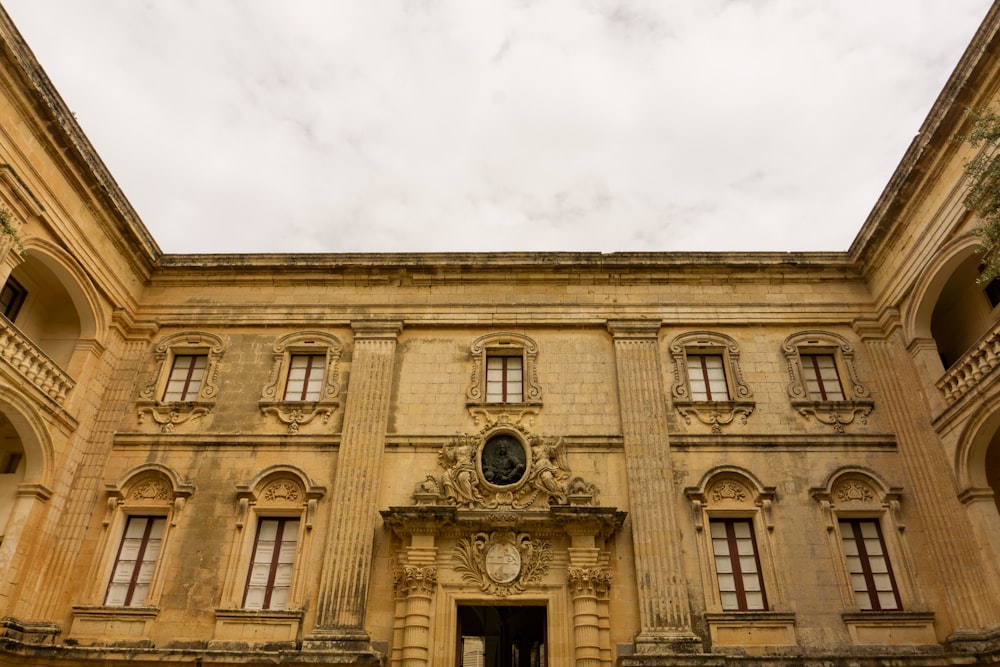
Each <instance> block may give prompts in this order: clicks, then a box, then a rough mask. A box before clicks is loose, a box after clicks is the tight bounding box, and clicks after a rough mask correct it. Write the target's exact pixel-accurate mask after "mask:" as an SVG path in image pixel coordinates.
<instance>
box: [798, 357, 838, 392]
mask: <svg viewBox="0 0 1000 667" xmlns="http://www.w3.org/2000/svg"><path fill="white" fill-rule="evenodd" d="M799 357H800V359H801V360H802V380H803V381H804V382H805V386H806V393H807V394H808V395H809V398H810V399H812V400H814V401H843V400H846V397H845V396H844V389H843V387H842V386H841V384H840V372H839V371H838V370H837V359H836V357H834V356H833V355H832V354H809V353H804V354H800V355H799Z"/></svg>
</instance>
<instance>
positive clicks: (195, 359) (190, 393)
mask: <svg viewBox="0 0 1000 667" xmlns="http://www.w3.org/2000/svg"><path fill="white" fill-rule="evenodd" d="M207 368H208V355H207V354H178V355H175V356H174V360H173V364H172V365H171V367H170V376H169V377H168V378H167V386H166V388H165V389H164V390H163V401H164V402H169V401H193V400H195V399H196V398H197V396H198V390H199V389H201V381H202V379H203V378H204V377H205V370H206V369H207Z"/></svg>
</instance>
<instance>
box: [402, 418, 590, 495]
mask: <svg viewBox="0 0 1000 667" xmlns="http://www.w3.org/2000/svg"><path fill="white" fill-rule="evenodd" d="M565 459H566V456H565V446H564V444H563V442H562V439H561V438H559V437H553V436H542V435H537V434H532V433H529V432H528V431H527V429H526V428H525V427H523V426H520V425H504V426H496V427H493V426H491V427H489V428H485V429H483V430H481V431H479V432H477V433H474V434H461V435H457V436H455V437H454V438H452V439H451V441H449V442H447V443H445V444H444V445H443V446H442V448H441V451H440V452H439V453H438V463H439V464H440V466H441V467H442V468H444V474H443V475H442V476H441V477H440V478H436V477H433V476H428V477H427V478H426V479H425V480H424V481H422V482H419V483H418V484H417V487H416V489H415V490H414V500H415V502H416V503H417V504H419V505H434V504H444V505H457V506H459V507H463V508H469V509H505V508H509V509H514V510H521V509H526V508H528V507H532V506H534V507H546V506H551V505H565V504H567V503H568V502H569V496H570V494H569V493H568V492H567V480H568V479H569V477H570V471H569V467H568V466H567V465H566V460H565ZM577 479H578V480H579V478H577ZM585 496H589V501H590V503H591V504H592V503H593V502H595V499H596V488H595V487H593V486H592V485H589V486H588V485H587V484H586V482H584V481H583V480H579V481H578V482H577V483H576V484H575V487H574V501H575V502H576V503H577V504H580V503H584V502H586V501H587V498H585Z"/></svg>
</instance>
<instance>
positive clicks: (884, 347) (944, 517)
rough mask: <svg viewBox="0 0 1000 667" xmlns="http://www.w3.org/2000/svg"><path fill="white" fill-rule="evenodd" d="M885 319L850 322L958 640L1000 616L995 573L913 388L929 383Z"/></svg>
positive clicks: (895, 327) (897, 331) (892, 322)
mask: <svg viewBox="0 0 1000 667" xmlns="http://www.w3.org/2000/svg"><path fill="white" fill-rule="evenodd" d="M882 324H883V323H880V322H876V321H873V320H858V321H856V322H855V323H854V328H855V330H856V331H857V332H858V334H859V335H860V336H861V340H862V342H863V343H864V345H865V348H866V349H867V350H868V354H869V358H870V360H871V362H872V366H874V368H875V370H876V372H877V373H878V379H879V388H880V389H881V395H882V397H883V400H882V401H881V402H880V403H878V404H876V406H875V409H876V410H882V409H884V410H885V411H886V415H887V417H888V419H889V421H890V423H891V424H892V428H893V430H894V431H895V433H896V441H897V444H898V448H899V454H900V460H901V462H902V465H903V470H904V472H905V474H906V480H907V485H908V486H909V488H908V489H906V490H907V491H909V493H907V495H906V498H907V500H906V502H907V503H912V504H913V505H915V506H916V512H917V514H918V515H919V516H920V519H921V521H922V523H923V525H924V528H925V530H926V543H925V546H926V548H927V549H928V551H929V554H928V558H927V560H930V561H931V562H933V563H934V564H935V565H936V566H937V568H938V576H939V578H940V581H941V585H942V586H943V587H944V590H945V591H946V592H947V597H946V598H944V600H947V601H948V602H949V603H950V606H949V609H948V611H947V613H948V615H949V616H951V618H952V620H953V622H954V625H955V626H956V628H957V630H956V632H955V633H954V634H953V638H954V639H957V640H959V641H960V640H961V639H962V638H963V636H965V635H968V636H976V635H978V633H980V632H981V631H983V630H984V629H986V628H990V627H991V626H996V624H997V623H998V622H1000V605H998V602H997V600H996V598H995V596H994V595H993V593H992V591H993V590H994V586H993V585H992V581H993V579H994V578H995V573H989V572H984V570H983V565H984V563H983V559H982V556H981V555H980V554H978V553H977V550H976V544H977V542H976V539H975V536H974V534H973V531H972V526H971V523H970V521H969V520H968V518H967V514H966V513H965V511H964V510H963V508H962V505H961V503H960V502H959V499H958V498H957V497H956V495H955V484H954V473H953V468H952V463H951V461H949V460H948V457H947V456H946V454H945V451H944V447H943V446H942V444H941V440H940V438H939V437H938V435H937V433H936V432H935V431H934V427H933V425H932V424H931V422H930V419H929V417H928V414H929V413H928V410H927V407H926V404H923V401H921V400H920V399H921V394H920V391H919V389H918V388H919V387H922V386H926V385H925V384H924V383H922V382H921V378H920V377H919V376H918V374H917V372H916V369H915V367H914V362H913V359H912V358H911V356H910V354H909V353H908V352H907V350H906V348H905V346H904V345H903V343H902V341H901V339H900V327H899V323H898V321H896V320H895V318H890V321H889V322H886V323H885V326H883V325H882ZM984 582H986V583H985V584H984Z"/></svg>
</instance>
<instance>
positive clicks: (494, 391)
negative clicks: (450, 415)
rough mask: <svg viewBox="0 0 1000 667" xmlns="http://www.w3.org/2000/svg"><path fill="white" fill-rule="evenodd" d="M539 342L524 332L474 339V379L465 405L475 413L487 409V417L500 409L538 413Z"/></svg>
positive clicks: (498, 412) (472, 353) (495, 334)
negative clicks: (537, 365)
mask: <svg viewBox="0 0 1000 667" xmlns="http://www.w3.org/2000/svg"><path fill="white" fill-rule="evenodd" d="M537 356H538V346H537V345H536V344H535V341H533V340H532V339H530V338H528V337H527V336H525V335H523V334H517V333H510V332H498V333H491V334H486V335H485V336H480V337H479V338H477V339H476V340H475V341H473V343H472V347H471V349H470V357H471V360H472V379H471V381H470V383H469V389H468V391H467V392H466V405H467V406H468V407H469V410H470V412H472V413H473V415H476V414H477V413H479V414H482V413H486V415H487V421H489V420H490V419H491V418H492V417H495V416H496V415H498V414H501V413H509V414H513V415H516V416H517V418H518V419H520V417H521V416H523V415H524V414H526V413H532V414H533V413H536V412H537V410H538V408H540V407H541V405H542V389H541V387H540V386H539V385H538V374H537V369H536V365H535V361H536V358H537Z"/></svg>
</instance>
